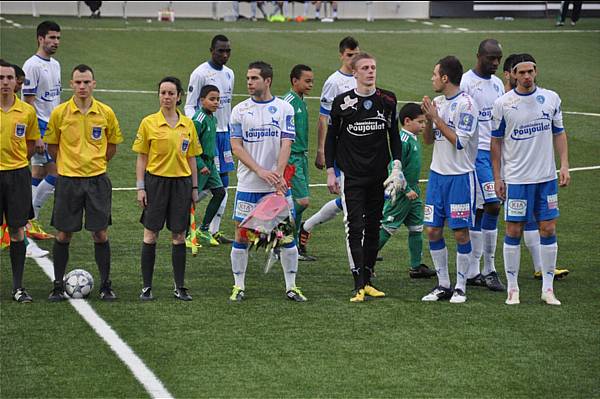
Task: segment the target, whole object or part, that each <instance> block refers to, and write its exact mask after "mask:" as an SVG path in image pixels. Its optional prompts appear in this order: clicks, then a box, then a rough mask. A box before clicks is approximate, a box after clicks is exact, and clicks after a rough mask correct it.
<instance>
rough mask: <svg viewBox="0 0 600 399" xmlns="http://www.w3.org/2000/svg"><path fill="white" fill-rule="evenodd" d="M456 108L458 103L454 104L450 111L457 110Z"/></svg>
mask: <svg viewBox="0 0 600 399" xmlns="http://www.w3.org/2000/svg"><path fill="white" fill-rule="evenodd" d="M456 107H457V105H456V103H452V105H451V106H450V111H454V110H456Z"/></svg>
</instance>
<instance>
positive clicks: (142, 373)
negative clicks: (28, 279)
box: [33, 257, 173, 398]
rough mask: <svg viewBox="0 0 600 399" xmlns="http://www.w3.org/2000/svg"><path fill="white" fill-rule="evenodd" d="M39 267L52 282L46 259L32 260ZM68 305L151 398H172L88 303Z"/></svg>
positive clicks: (51, 270)
mask: <svg viewBox="0 0 600 399" xmlns="http://www.w3.org/2000/svg"><path fill="white" fill-rule="evenodd" d="M33 260H35V262H36V263H37V264H38V266H39V267H41V268H42V270H43V271H44V273H46V275H47V276H48V277H50V280H54V265H53V264H52V261H51V260H50V259H48V258H45V257H44V258H34V259H33ZM69 303H70V304H71V305H72V306H73V307H74V308H75V310H76V311H77V313H79V315H80V316H81V317H82V318H83V319H84V320H85V321H86V322H87V323H88V324H89V325H90V327H92V329H93V330H94V331H95V332H96V334H98V335H99V336H100V338H102V339H103V340H104V341H105V342H106V343H107V344H108V346H109V347H110V349H112V351H113V352H115V353H116V355H117V356H118V357H119V358H120V359H121V361H122V362H123V363H125V365H126V366H127V367H128V368H129V370H131V372H132V373H133V376H134V377H135V378H136V379H137V380H138V381H139V382H140V383H141V384H142V385H143V386H144V388H145V389H146V391H147V392H148V394H149V395H150V397H152V398H173V395H171V394H170V393H169V391H167V389H166V388H165V386H164V385H163V383H162V382H161V381H160V380H159V379H158V378H157V377H156V376H155V375H154V373H153V372H152V370H150V369H149V368H148V366H146V365H145V364H144V362H143V361H142V359H140V358H139V357H138V356H137V355H136V354H135V352H133V350H132V349H131V348H130V347H129V345H127V344H126V343H125V341H123V340H122V339H121V337H119V335H118V334H117V333H116V332H115V330H113V329H112V328H111V327H110V326H109V325H108V323H107V322H106V321H104V319H102V318H101V317H100V316H98V314H97V313H96V312H95V311H94V309H93V308H92V307H91V306H90V304H89V303H87V301H85V300H81V299H69Z"/></svg>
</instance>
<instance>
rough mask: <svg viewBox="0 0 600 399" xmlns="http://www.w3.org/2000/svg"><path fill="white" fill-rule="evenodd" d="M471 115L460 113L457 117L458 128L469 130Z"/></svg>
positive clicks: (471, 123)
mask: <svg viewBox="0 0 600 399" xmlns="http://www.w3.org/2000/svg"><path fill="white" fill-rule="evenodd" d="M474 119H475V118H473V115H471V114H467V113H464V112H463V113H461V114H460V118H458V128H459V129H463V130H471V129H472V128H473V121H474Z"/></svg>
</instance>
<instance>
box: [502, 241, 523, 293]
mask: <svg viewBox="0 0 600 399" xmlns="http://www.w3.org/2000/svg"><path fill="white" fill-rule="evenodd" d="M503 252H504V270H505V272H506V281H507V283H508V288H507V290H508V291H511V290H517V291H518V290H519V283H518V278H519V264H520V262H521V246H520V245H510V244H507V243H504V248H503Z"/></svg>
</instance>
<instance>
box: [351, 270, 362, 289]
mask: <svg viewBox="0 0 600 399" xmlns="http://www.w3.org/2000/svg"><path fill="white" fill-rule="evenodd" d="M352 277H354V289H355V290H356V291H358V290H360V289H361V288H364V286H365V284H364V283H363V279H362V275H361V270H360V269H355V270H352Z"/></svg>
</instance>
